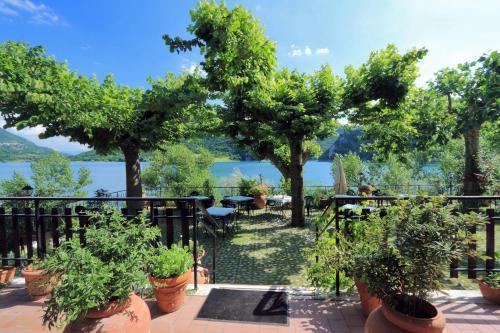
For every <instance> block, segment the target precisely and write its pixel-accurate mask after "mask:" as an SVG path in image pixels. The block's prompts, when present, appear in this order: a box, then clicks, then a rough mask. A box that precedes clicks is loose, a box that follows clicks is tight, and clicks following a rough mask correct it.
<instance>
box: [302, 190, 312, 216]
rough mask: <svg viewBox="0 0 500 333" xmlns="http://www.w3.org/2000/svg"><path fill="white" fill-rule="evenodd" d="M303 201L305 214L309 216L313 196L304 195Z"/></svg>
mask: <svg viewBox="0 0 500 333" xmlns="http://www.w3.org/2000/svg"><path fill="white" fill-rule="evenodd" d="M304 201H305V206H306V211H307V216H310V215H311V209H312V206H313V196H312V195H306V196H305V197H304Z"/></svg>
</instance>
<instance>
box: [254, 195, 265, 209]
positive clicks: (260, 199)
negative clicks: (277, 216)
mask: <svg viewBox="0 0 500 333" xmlns="http://www.w3.org/2000/svg"><path fill="white" fill-rule="evenodd" d="M254 203H255V207H257V209H262V208H264V207H266V195H265V194H257V195H256V196H255V199H254Z"/></svg>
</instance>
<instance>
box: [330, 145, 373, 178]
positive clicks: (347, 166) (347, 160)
mask: <svg viewBox="0 0 500 333" xmlns="http://www.w3.org/2000/svg"><path fill="white" fill-rule="evenodd" d="M339 161H342V165H343V167H344V172H345V178H346V181H347V186H350V187H352V186H360V185H363V182H366V181H367V179H368V175H367V173H368V168H367V167H366V165H365V164H364V163H363V161H362V160H361V158H360V157H359V155H358V154H356V153H353V152H348V153H347V154H344V155H342V154H336V155H335V157H334V158H333V162H332V175H333V176H334V177H335V173H336V172H337V168H338V165H339Z"/></svg>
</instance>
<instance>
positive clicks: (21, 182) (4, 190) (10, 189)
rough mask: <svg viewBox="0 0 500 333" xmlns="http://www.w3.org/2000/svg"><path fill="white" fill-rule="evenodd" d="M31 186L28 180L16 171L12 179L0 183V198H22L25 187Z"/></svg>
mask: <svg viewBox="0 0 500 333" xmlns="http://www.w3.org/2000/svg"><path fill="white" fill-rule="evenodd" d="M26 185H29V182H28V179H26V177H24V176H23V175H22V174H20V173H19V172H17V171H14V172H13V174H12V178H11V179H4V180H2V181H0V196H3V197H22V196H24V193H23V187H25V186H26Z"/></svg>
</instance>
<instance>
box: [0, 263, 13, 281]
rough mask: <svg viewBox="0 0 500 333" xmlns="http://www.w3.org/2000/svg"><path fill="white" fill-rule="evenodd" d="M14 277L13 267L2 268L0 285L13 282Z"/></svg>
mask: <svg viewBox="0 0 500 333" xmlns="http://www.w3.org/2000/svg"><path fill="white" fill-rule="evenodd" d="M15 275H16V267H15V266H3V267H2V272H1V273H0V283H9V282H11V281H12V280H14V276H15Z"/></svg>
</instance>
